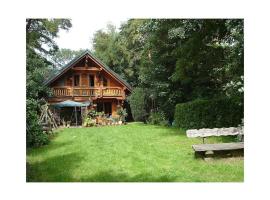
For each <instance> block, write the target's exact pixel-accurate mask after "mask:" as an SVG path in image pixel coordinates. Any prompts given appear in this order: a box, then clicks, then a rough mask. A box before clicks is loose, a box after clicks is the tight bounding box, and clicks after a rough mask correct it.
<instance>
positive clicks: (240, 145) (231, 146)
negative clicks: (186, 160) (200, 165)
mask: <svg viewBox="0 0 270 200" xmlns="http://www.w3.org/2000/svg"><path fill="white" fill-rule="evenodd" d="M192 148H193V149H194V151H196V152H205V151H226V150H240V149H244V142H237V143H235V142H234V143H218V144H196V145H192Z"/></svg>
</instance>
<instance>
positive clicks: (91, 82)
mask: <svg viewBox="0 0 270 200" xmlns="http://www.w3.org/2000/svg"><path fill="white" fill-rule="evenodd" d="M89 86H90V87H95V77H94V76H93V75H89Z"/></svg>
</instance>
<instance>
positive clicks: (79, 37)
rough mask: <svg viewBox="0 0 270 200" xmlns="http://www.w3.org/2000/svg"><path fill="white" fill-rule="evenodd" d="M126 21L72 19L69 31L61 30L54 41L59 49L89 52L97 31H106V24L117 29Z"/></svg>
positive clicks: (124, 19) (122, 19)
mask: <svg viewBox="0 0 270 200" xmlns="http://www.w3.org/2000/svg"><path fill="white" fill-rule="evenodd" d="M127 20H128V19H127V18H111V19H106V18H100V17H97V18H92V17H89V18H87V17H86V18H73V19H72V20H71V23H72V27H71V29H70V30H69V31H64V30H61V31H60V32H59V33H58V35H59V37H58V38H56V39H55V41H56V43H57V44H58V46H59V48H68V49H72V50H79V49H90V50H91V49H92V39H93V35H94V33H95V32H96V31H97V30H100V29H106V26H107V24H108V23H112V24H113V25H115V26H116V28H119V27H120V25H121V23H122V22H125V21H127Z"/></svg>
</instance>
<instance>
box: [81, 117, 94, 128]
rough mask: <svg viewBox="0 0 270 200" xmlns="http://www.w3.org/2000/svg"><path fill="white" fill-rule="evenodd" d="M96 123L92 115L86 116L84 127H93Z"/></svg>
mask: <svg viewBox="0 0 270 200" xmlns="http://www.w3.org/2000/svg"><path fill="white" fill-rule="evenodd" d="M94 125H95V120H94V119H93V118H91V117H86V118H84V120H83V126H84V127H91V126H94Z"/></svg>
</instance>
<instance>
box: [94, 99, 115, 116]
mask: <svg viewBox="0 0 270 200" xmlns="http://www.w3.org/2000/svg"><path fill="white" fill-rule="evenodd" d="M97 111H98V112H104V113H105V114H108V115H111V114H112V103H111V102H98V103H97Z"/></svg>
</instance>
